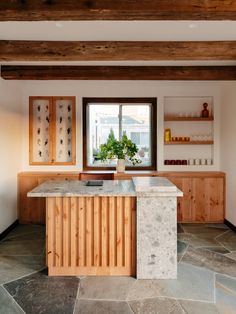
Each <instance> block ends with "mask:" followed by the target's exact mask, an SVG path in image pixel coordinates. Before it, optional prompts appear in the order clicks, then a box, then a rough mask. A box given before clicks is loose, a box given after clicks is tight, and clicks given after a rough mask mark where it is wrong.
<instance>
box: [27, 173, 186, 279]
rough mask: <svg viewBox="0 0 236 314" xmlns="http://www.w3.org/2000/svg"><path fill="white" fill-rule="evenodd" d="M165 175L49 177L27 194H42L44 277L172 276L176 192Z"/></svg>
mask: <svg viewBox="0 0 236 314" xmlns="http://www.w3.org/2000/svg"><path fill="white" fill-rule="evenodd" d="M182 195H183V194H182V192H181V191H180V190H178V189H177V187H176V186H175V185H173V184H172V183H171V182H170V181H169V180H167V179H166V178H160V177H158V178H148V177H142V178H141V177H140V178H139V177H136V178H133V179H132V180H126V181H125V180H124V181H123V180H119V181H118V180H104V181H103V186H86V182H85V181H48V182H45V183H43V184H41V185H39V186H38V187H36V188H35V189H33V190H32V191H31V192H29V193H28V196H29V197H46V202H47V214H46V233H47V250H46V251H47V265H48V272H49V275H57V276H58V275H63V276H64V275H76V276H79V275H103V276H104V275H111V276H114V275H120V276H124V275H126V276H136V277H137V278H140V279H141V278H142V279H155V278H162V279H164V278H176V276H177V212H176V211H177V208H176V207H177V206H176V204H177V202H176V198H177V196H182Z"/></svg>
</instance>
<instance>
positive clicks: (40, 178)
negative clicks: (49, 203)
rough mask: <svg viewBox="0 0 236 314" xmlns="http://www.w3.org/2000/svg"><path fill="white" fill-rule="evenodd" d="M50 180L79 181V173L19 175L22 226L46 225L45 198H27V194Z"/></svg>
mask: <svg viewBox="0 0 236 314" xmlns="http://www.w3.org/2000/svg"><path fill="white" fill-rule="evenodd" d="M48 180H79V173H76V172H66V173H62V172H61V173H56V172H51V173H50V172H48V173H44V172H22V173H19V174H18V218H19V222H20V223H22V224H28V223H35V224H45V211H46V202H45V198H41V197H27V193H28V192H29V191H30V190H32V189H33V188H35V187H36V186H37V185H39V184H41V183H43V182H44V181H48Z"/></svg>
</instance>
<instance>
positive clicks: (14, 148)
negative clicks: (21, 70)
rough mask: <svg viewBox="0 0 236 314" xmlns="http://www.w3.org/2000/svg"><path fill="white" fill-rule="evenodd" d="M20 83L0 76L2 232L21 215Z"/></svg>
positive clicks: (0, 212) (0, 230)
mask: <svg viewBox="0 0 236 314" xmlns="http://www.w3.org/2000/svg"><path fill="white" fill-rule="evenodd" d="M20 85H21V84H20V83H19V82H13V81H11V82H9V81H4V80H2V79H0V233H1V232H2V231H4V230H5V229H6V228H7V227H9V226H10V225H11V224H12V223H13V222H14V221H15V220H16V219H17V203H16V198H17V173H18V172H19V171H20V170H21V164H22V159H21V157H22V149H21V143H22V119H21V117H22V115H21V91H20Z"/></svg>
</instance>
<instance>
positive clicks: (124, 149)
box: [98, 129, 142, 165]
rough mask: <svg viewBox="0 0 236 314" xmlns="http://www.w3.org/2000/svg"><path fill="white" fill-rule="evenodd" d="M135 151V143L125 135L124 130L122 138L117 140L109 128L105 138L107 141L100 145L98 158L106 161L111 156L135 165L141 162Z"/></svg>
mask: <svg viewBox="0 0 236 314" xmlns="http://www.w3.org/2000/svg"><path fill="white" fill-rule="evenodd" d="M137 152H138V147H137V145H136V144H135V143H133V142H132V141H131V140H130V139H129V138H128V137H127V135H126V133H125V132H124V134H123V136H122V139H121V140H117V139H116V138H115V135H114V131H113V129H111V131H110V134H109V136H108V138H107V142H106V143H105V144H102V145H100V152H99V154H98V159H100V160H101V161H106V160H107V159H112V158H117V159H125V160H127V161H129V162H131V163H132V164H133V165H135V164H137V163H141V162H142V161H141V160H140V159H138V158H137V157H136V154H137Z"/></svg>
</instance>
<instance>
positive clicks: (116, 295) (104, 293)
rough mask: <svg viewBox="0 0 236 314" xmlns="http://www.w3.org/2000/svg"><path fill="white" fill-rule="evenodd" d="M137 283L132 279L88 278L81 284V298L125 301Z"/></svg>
mask: <svg viewBox="0 0 236 314" xmlns="http://www.w3.org/2000/svg"><path fill="white" fill-rule="evenodd" d="M135 281H136V279H134V278H132V277H87V278H85V279H82V280H81V282H80V289H79V298H82V299H104V300H125V299H126V297H127V295H128V291H129V289H130V287H131V286H132V285H133V284H134V282H135Z"/></svg>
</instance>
